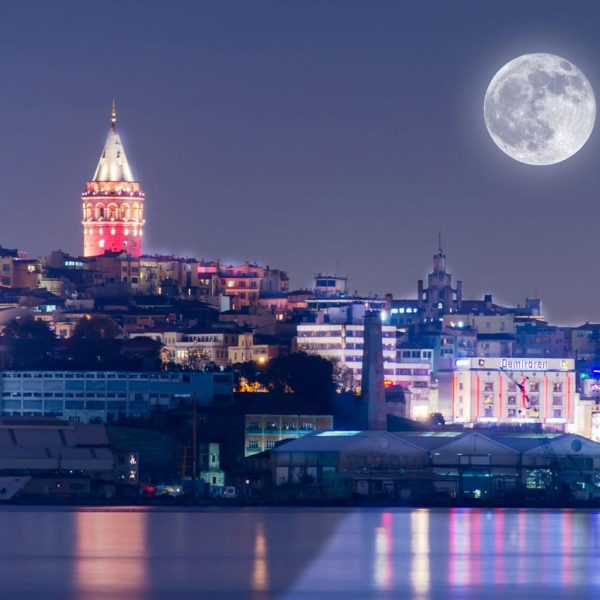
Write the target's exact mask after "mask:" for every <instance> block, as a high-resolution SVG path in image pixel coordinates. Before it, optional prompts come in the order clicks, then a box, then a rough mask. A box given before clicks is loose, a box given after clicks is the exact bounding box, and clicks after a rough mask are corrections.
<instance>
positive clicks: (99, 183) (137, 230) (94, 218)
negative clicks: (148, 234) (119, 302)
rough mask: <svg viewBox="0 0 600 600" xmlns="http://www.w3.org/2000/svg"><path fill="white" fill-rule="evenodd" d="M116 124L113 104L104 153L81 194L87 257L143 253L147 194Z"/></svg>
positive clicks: (84, 246)
mask: <svg viewBox="0 0 600 600" xmlns="http://www.w3.org/2000/svg"><path fill="white" fill-rule="evenodd" d="M116 123H117V112H116V109H115V105H114V102H113V109H112V115H111V124H110V128H109V130H108V135H107V137H106V143H105V144H104V150H103V151H102V155H101V156H100V161H99V162H98V166H97V167H96V172H95V173H94V176H93V177H92V180H91V181H88V182H87V185H86V189H85V192H83V194H82V195H81V201H82V210H83V219H82V221H81V224H82V225H83V254H84V256H97V255H100V254H104V252H106V251H107V250H110V251H113V252H122V251H125V252H127V253H128V254H131V255H132V256H135V257H137V256H140V254H141V253H142V236H143V233H144V232H143V227H144V224H145V220H144V192H142V190H141V187H140V183H139V182H138V181H135V180H134V178H133V174H132V172H131V168H130V167H129V162H128V161H127V156H126V155H125V149H124V148H123V143H122V142H121V137H120V135H119V133H118V132H117V126H116Z"/></svg>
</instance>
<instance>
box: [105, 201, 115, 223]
mask: <svg viewBox="0 0 600 600" xmlns="http://www.w3.org/2000/svg"><path fill="white" fill-rule="evenodd" d="M107 208H108V218H109V219H110V220H111V221H114V220H115V219H116V218H117V205H116V204H114V203H111V204H109V205H108V206H107Z"/></svg>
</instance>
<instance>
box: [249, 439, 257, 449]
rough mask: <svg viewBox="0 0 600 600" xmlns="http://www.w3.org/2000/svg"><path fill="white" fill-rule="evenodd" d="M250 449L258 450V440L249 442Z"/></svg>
mask: <svg viewBox="0 0 600 600" xmlns="http://www.w3.org/2000/svg"><path fill="white" fill-rule="evenodd" d="M248 448H250V449H257V448H258V442H257V441H256V440H250V441H249V442H248Z"/></svg>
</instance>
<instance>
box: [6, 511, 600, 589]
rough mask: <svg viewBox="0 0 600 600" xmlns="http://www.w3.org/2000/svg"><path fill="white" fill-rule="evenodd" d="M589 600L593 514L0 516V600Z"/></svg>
mask: <svg viewBox="0 0 600 600" xmlns="http://www.w3.org/2000/svg"><path fill="white" fill-rule="evenodd" d="M533 594H535V595H536V596H538V597H539V598H540V599H542V598H600V513H599V512H596V511H568V510H565V511H548V510H539V511H536V510H487V509H486V510H478V509H456V510H425V509H418V510H417V509H415V510H412V509H397V510H385V509H383V510H382V509H363V510H359V509H356V510H355V509H260V510H254V509H214V510H203V511H191V510H174V511H173V510H157V509H131V510H128V509H82V510H69V509H64V510H62V509H45V508H31V509H29V508H16V507H10V508H8V507H7V508H3V509H0V598H11V599H12V598H14V599H28V598H36V599H38V598H40V599H42V598H43V599H51V598H61V599H63V598H65V599H88V598H90V599H96V598H98V599H108V598H111V599H112V598H124V599H127V600H136V599H139V600H142V599H144V600H145V599H148V598H152V599H154V598H156V599H161V600H162V599H168V598H181V599H183V598H186V599H187V598H194V599H197V598H206V599H210V600H213V599H214V600H219V599H221V598H223V599H246V598H247V599H253V600H266V599H271V598H277V599H282V600H298V599H302V598H316V599H319V600H320V599H329V598H331V599H337V598H340V599H341V598H344V599H357V600H359V599H360V600H362V599H370V598H385V599H387V598H390V599H391V598H394V599H398V598H417V599H426V598H485V599H486V600H489V599H491V598H503V599H504V598H510V599H511V600H517V599H519V598H527V599H528V600H532V595H533Z"/></svg>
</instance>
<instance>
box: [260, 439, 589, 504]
mask: <svg viewBox="0 0 600 600" xmlns="http://www.w3.org/2000/svg"><path fill="white" fill-rule="evenodd" d="M271 468H272V477H273V484H274V487H275V490H276V491H278V492H279V493H280V494H282V495H291V496H299V497H338V498H340V497H352V496H359V497H360V496H364V497H370V498H374V497H385V498H388V499H392V498H393V499H396V500H398V501H425V502H426V501H435V500H436V499H437V500H443V499H447V500H452V499H471V500H487V501H498V500H505V501H511V500H514V499H515V498H524V499H536V498H543V499H544V500H550V499H552V498H561V499H565V498H567V499H578V500H591V499H597V498H600V444H598V443H595V442H592V441H591V440H588V439H586V438H583V437H580V436H577V435H572V434H561V433H552V434H535V433H482V432H480V431H467V432H459V431H441V432H429V431H412V432H397V433H389V432H384V431H327V432H321V433H314V434H310V435H308V436H305V437H303V438H301V439H298V440H294V441H291V442H288V443H285V444H282V445H280V446H277V447H275V448H274V449H273V450H272V451H271Z"/></svg>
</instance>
